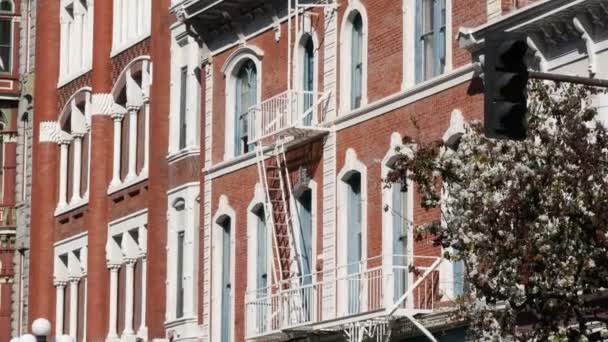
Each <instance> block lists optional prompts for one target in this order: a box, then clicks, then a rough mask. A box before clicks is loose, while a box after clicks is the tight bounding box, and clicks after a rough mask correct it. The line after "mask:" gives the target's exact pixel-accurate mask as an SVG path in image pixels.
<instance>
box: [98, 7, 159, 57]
mask: <svg viewBox="0 0 608 342" xmlns="http://www.w3.org/2000/svg"><path fill="white" fill-rule="evenodd" d="M107 1H110V0H107ZM111 1H114V6H113V7H114V10H113V13H112V16H113V18H114V20H113V21H112V22H113V23H114V24H113V29H112V51H111V52H110V57H115V56H116V55H118V54H120V53H121V52H123V51H125V50H127V49H128V48H130V47H132V46H134V45H135V44H137V43H139V42H141V41H143V40H145V39H146V38H148V37H150V33H151V27H152V15H151V13H152V3H151V0H143V1H142V3H143V5H144V6H145V7H144V10H143V11H140V12H141V13H142V14H141V15H142V16H143V17H142V18H141V20H142V25H143V27H142V32H141V34H139V35H136V36H129V31H131V30H134V29H133V28H132V27H128V28H127V33H125V35H126V36H127V37H126V40H125V41H124V42H120V41H119V39H118V38H119V37H118V36H119V35H121V34H122V30H124V28H123V27H122V26H120V25H118V23H119V22H121V21H122V17H121V15H131V13H132V12H133V11H132V10H133V9H132V8H131V10H129V9H127V10H126V11H119V10H118V9H117V5H116V0H111ZM122 1H127V5H126V6H129V5H130V3H131V2H133V1H134V0H122ZM131 19H133V20H129V19H127V22H128V24H130V25H136V24H137V18H131ZM119 28H120V31H119Z"/></svg>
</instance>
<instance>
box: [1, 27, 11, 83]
mask: <svg viewBox="0 0 608 342" xmlns="http://www.w3.org/2000/svg"><path fill="white" fill-rule="evenodd" d="M12 27H13V22H12V20H11V19H0V72H10V71H11V60H12V55H13V29H12Z"/></svg>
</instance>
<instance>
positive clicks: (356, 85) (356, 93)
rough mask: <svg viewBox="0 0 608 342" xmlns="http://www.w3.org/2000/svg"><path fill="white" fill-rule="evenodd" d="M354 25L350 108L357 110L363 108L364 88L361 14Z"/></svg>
mask: <svg viewBox="0 0 608 342" xmlns="http://www.w3.org/2000/svg"><path fill="white" fill-rule="evenodd" d="M352 25H353V29H352V31H351V35H352V36H351V39H352V43H351V58H352V59H351V62H350V63H351V64H350V65H351V69H352V70H351V88H350V108H351V109H356V108H359V107H361V96H362V88H363V19H362V18H361V14H359V13H357V14H356V15H355V17H354V18H353V21H352Z"/></svg>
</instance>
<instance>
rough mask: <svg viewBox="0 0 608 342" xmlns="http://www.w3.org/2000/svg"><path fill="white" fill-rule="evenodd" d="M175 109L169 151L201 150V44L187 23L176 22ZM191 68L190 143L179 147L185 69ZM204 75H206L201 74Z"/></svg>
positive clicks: (188, 101)
mask: <svg viewBox="0 0 608 342" xmlns="http://www.w3.org/2000/svg"><path fill="white" fill-rule="evenodd" d="M171 36H172V39H171V60H172V63H171V89H170V98H171V111H170V115H169V118H170V120H169V129H170V139H169V155H168V157H167V158H169V159H172V158H174V156H176V155H179V154H183V153H188V152H192V151H195V150H199V148H200V147H199V146H200V132H199V129H198V127H199V126H200V120H199V118H200V108H201V106H200V101H201V83H200V80H198V79H197V77H198V76H197V75H196V70H197V69H198V68H199V62H200V48H199V47H198V44H197V43H196V42H195V41H194V39H193V38H192V37H190V36H188V35H187V34H186V28H185V25H183V24H182V25H178V26H174V27H173V28H172V31H171ZM183 67H187V68H188V78H187V81H186V91H187V95H186V120H187V122H188V123H189V125H188V128H187V130H186V146H185V147H184V148H182V149H180V147H179V141H180V127H179V124H180V122H179V120H180V98H181V89H180V86H181V69H182V68H183ZM200 77H201V78H202V77H204V75H200Z"/></svg>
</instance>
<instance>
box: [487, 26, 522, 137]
mask: <svg viewBox="0 0 608 342" xmlns="http://www.w3.org/2000/svg"><path fill="white" fill-rule="evenodd" d="M527 52H528V43H527V39H526V35H525V34H523V33H517V32H496V33H491V34H489V35H488V36H487V37H486V42H485V47H484V55H485V57H484V84H485V117H484V127H485V133H486V136H487V137H489V138H497V139H511V140H523V139H525V138H526V131H527V126H528V124H527V113H528V106H527V84H528V66H527V65H526V54H527Z"/></svg>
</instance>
